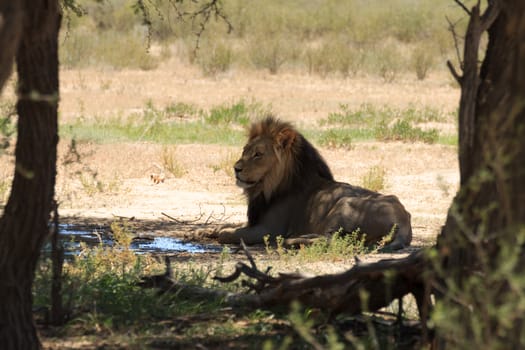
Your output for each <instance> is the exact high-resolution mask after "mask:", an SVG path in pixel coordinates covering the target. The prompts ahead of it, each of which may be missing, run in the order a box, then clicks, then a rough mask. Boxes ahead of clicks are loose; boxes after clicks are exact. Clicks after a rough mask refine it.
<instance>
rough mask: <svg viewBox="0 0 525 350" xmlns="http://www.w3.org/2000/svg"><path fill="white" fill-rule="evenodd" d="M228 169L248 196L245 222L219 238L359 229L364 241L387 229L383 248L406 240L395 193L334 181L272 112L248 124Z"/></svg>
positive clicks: (253, 239)
mask: <svg viewBox="0 0 525 350" xmlns="http://www.w3.org/2000/svg"><path fill="white" fill-rule="evenodd" d="M234 169H235V177H236V179H237V185H238V186H239V187H241V188H243V189H244V194H245V195H246V197H247V199H248V225H247V226H246V227H242V228H238V229H235V230H231V229H229V230H228V229H226V230H221V232H219V236H218V240H219V242H221V243H239V241H240V239H243V240H244V242H245V243H247V244H255V243H262V242H263V237H264V236H266V235H269V236H270V238H271V239H275V237H277V236H279V235H281V236H283V237H284V238H291V237H299V236H302V235H310V237H311V235H312V234H314V235H318V236H326V235H330V234H332V233H334V232H336V231H339V230H341V229H342V230H343V232H344V233H349V232H353V231H355V230H356V229H359V232H361V233H362V234H365V235H366V236H365V243H366V244H373V243H376V242H378V241H380V240H381V239H382V238H383V237H385V236H387V235H388V234H389V233H391V232H393V238H392V240H391V242H390V243H389V244H388V246H387V247H385V248H387V249H391V250H396V249H401V248H403V247H406V246H408V245H409V244H410V241H411V240H412V228H411V226H410V214H409V213H408V212H407V211H406V210H405V208H404V207H403V205H402V204H401V203H400V202H399V200H398V199H397V197H395V196H386V195H382V194H379V193H376V192H373V191H370V190H367V189H364V188H361V187H357V186H352V185H349V184H346V183H342V182H337V181H335V180H334V178H333V176H332V172H331V171H330V168H329V167H328V165H327V164H326V162H325V160H324V159H323V158H322V157H321V155H320V154H319V152H318V151H317V150H316V149H315V148H314V147H313V146H312V144H310V142H308V141H307V140H306V139H305V138H304V137H303V135H301V134H300V133H299V132H298V131H297V130H295V129H294V128H293V127H292V125H291V124H289V123H286V122H282V121H279V120H278V119H275V118H274V117H272V116H269V117H267V118H266V119H264V120H262V121H260V122H256V123H254V124H253V125H252V126H251V129H250V133H249V139H248V143H247V145H246V146H245V147H244V150H243V152H242V157H241V159H239V160H238V161H237V162H236V163H235V165H234ZM292 241H293V240H292Z"/></svg>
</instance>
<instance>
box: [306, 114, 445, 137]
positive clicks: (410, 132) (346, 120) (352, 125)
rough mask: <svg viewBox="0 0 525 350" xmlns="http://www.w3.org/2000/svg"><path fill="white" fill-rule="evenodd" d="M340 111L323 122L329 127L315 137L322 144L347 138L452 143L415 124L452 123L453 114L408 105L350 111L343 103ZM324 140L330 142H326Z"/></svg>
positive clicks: (434, 132)
mask: <svg viewBox="0 0 525 350" xmlns="http://www.w3.org/2000/svg"><path fill="white" fill-rule="evenodd" d="M340 108H341V111H339V112H334V113H331V114H330V115H328V117H327V118H325V119H322V120H321V121H320V123H319V124H320V125H321V126H323V127H329V129H327V130H324V131H321V132H320V133H317V134H315V135H317V138H318V140H319V142H320V143H321V144H324V145H330V144H331V143H332V144H337V143H338V142H339V143H342V142H343V140H344V138H347V139H348V138H349V139H351V140H366V139H376V140H379V141H396V140H397V141H409V142H415V141H422V142H426V143H435V142H438V141H443V142H445V143H446V144H449V141H448V138H447V137H442V138H440V134H439V132H438V131H437V130H436V129H429V130H423V129H421V128H419V127H417V126H414V125H413V124H423V123H428V122H447V121H450V119H451V116H450V115H448V114H445V113H443V112H441V111H439V110H437V109H434V108H430V107H424V108H416V107H414V106H409V107H407V108H404V109H399V108H391V107H388V106H382V107H375V106H373V105H371V104H364V105H362V106H360V107H359V108H357V109H351V108H350V107H349V106H348V105H344V104H342V105H341V107H340ZM325 139H326V140H331V141H325Z"/></svg>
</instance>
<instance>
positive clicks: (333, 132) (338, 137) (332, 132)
mask: <svg viewBox="0 0 525 350" xmlns="http://www.w3.org/2000/svg"><path fill="white" fill-rule="evenodd" d="M317 140H318V143H319V144H320V145H321V146H324V147H328V148H343V149H347V150H350V149H352V136H350V132H348V130H345V129H328V130H323V131H322V132H321V133H319V134H318V136H317Z"/></svg>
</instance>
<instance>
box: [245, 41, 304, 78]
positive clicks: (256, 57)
mask: <svg viewBox="0 0 525 350" xmlns="http://www.w3.org/2000/svg"><path fill="white" fill-rule="evenodd" d="M296 45H297V44H296V43H295V42H294V41H293V40H287V36H286V35H285V34H281V33H278V34H275V35H274V36H273V37H272V36H270V35H265V34H260V35H254V36H253V37H252V38H251V40H250V41H249V42H248V55H249V58H250V61H251V62H252V64H253V65H254V67H255V68H257V69H268V71H269V72H270V73H271V74H277V73H278V72H279V70H280V69H281V66H282V65H283V64H284V63H285V62H287V61H291V60H292V59H294V58H295V57H296V56H297V55H298V52H299V50H298V48H297V46H296Z"/></svg>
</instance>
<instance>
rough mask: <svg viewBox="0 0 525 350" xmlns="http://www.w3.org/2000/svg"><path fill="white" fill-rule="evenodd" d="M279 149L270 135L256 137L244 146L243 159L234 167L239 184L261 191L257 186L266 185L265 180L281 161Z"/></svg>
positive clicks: (245, 187) (244, 187)
mask: <svg viewBox="0 0 525 350" xmlns="http://www.w3.org/2000/svg"><path fill="white" fill-rule="evenodd" d="M277 151H278V150H276V148H275V147H274V145H273V140H272V139H270V138H268V137H256V138H255V139H253V140H251V141H250V142H249V143H248V144H247V145H246V146H244V149H243V152H242V156H241V159H239V160H238V161H237V162H236V163H235V165H234V167H233V168H234V170H235V179H236V180H237V186H239V187H241V188H243V189H245V190H247V189H253V190H255V192H260V191H257V189H256V188H258V187H260V188H261V189H262V187H264V186H263V185H264V182H265V180H267V177H268V176H270V175H271V173H272V170H273V169H274V168H275V165H276V163H278V162H279V159H278V156H277V153H276V152H277ZM250 192H252V191H250Z"/></svg>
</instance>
